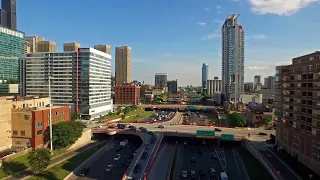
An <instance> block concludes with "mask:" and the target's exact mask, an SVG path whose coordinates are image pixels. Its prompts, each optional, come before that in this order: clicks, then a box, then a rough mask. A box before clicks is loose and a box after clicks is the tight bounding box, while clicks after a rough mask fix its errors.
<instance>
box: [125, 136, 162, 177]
mask: <svg viewBox="0 0 320 180" xmlns="http://www.w3.org/2000/svg"><path fill="white" fill-rule="evenodd" d="M155 135H156V136H157V141H158V140H159V136H158V134H155ZM143 136H144V137H145V138H146V142H149V140H151V137H152V135H150V134H148V133H147V132H143ZM156 144H157V142H155V143H154V144H149V149H144V151H145V152H148V157H147V159H141V158H140V159H139V160H138V162H137V164H140V165H141V170H140V172H138V173H133V174H132V175H131V176H132V177H134V178H137V179H139V178H141V179H142V178H143V176H144V172H145V171H146V169H147V165H148V162H149V161H150V158H151V155H152V152H153V151H154V150H155V145H156Z"/></svg>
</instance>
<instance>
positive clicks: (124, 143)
mask: <svg viewBox="0 0 320 180" xmlns="http://www.w3.org/2000/svg"><path fill="white" fill-rule="evenodd" d="M127 144H128V139H125V140H123V141H120V146H123V147H124V146H126V145H127Z"/></svg>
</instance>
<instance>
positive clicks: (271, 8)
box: [248, 0, 320, 15]
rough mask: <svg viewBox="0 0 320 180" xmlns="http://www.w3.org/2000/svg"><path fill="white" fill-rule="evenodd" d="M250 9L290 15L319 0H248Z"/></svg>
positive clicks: (259, 12)
mask: <svg viewBox="0 0 320 180" xmlns="http://www.w3.org/2000/svg"><path fill="white" fill-rule="evenodd" d="M248 2H249V4H250V5H251V11H252V12H254V13H257V14H278V15H291V14H294V13H296V12H298V11H300V9H302V8H304V7H306V6H308V5H310V4H312V3H316V2H320V0H248Z"/></svg>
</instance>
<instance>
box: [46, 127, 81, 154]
mask: <svg viewBox="0 0 320 180" xmlns="http://www.w3.org/2000/svg"><path fill="white" fill-rule="evenodd" d="M84 127H85V125H84V124H83V123H81V122H78V121H69V122H61V123H58V124H54V125H53V126H52V144H53V148H54V149H59V148H64V147H67V146H68V145H71V144H73V143H75V142H76V140H78V138H79V137H81V135H82V132H83V129H84ZM44 140H45V142H48V141H49V140H50V128H49V127H48V128H47V130H46V132H45V139H44Z"/></svg>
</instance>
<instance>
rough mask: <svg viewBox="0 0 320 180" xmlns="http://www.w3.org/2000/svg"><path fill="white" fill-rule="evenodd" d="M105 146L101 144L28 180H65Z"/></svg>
mask: <svg viewBox="0 0 320 180" xmlns="http://www.w3.org/2000/svg"><path fill="white" fill-rule="evenodd" d="M104 145H105V144H104V143H103V144H100V145H98V146H96V147H94V148H91V149H88V150H86V151H84V152H81V153H79V154H77V155H75V156H74V157H72V158H70V159H68V160H66V161H63V162H61V163H60V164H57V165H55V166H53V167H51V168H49V169H48V170H46V171H44V172H43V173H41V174H39V175H36V176H33V177H30V178H28V180H57V179H64V178H65V177H66V176H67V175H68V174H69V173H71V172H72V171H73V170H74V169H75V168H77V167H78V166H79V165H80V164H81V163H82V162H84V161H85V160H86V159H88V158H89V157H90V156H91V155H93V154H94V153H95V152H97V151H98V150H99V149H100V148H101V147H102V146H104Z"/></svg>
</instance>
